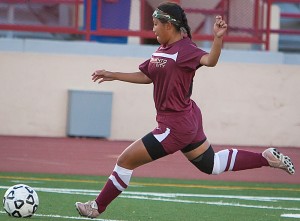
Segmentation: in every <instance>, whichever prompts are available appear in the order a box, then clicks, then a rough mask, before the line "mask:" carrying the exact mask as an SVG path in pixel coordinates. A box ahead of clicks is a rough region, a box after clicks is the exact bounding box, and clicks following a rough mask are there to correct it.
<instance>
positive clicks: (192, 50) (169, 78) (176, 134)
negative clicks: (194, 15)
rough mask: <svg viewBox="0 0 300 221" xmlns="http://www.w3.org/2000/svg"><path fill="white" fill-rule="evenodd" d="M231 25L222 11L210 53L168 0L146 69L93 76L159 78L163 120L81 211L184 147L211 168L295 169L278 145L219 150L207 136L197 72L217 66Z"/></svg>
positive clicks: (100, 208)
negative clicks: (196, 97) (195, 88)
mask: <svg viewBox="0 0 300 221" xmlns="http://www.w3.org/2000/svg"><path fill="white" fill-rule="evenodd" d="M226 30H227V24H226V22H225V21H224V20H223V19H222V17H221V16H217V17H216V20H215V24H214V27H213V33H214V41H213V44H212V48H211V51H210V53H207V52H205V51H203V50H201V49H199V48H198V47H197V46H196V45H195V44H194V43H193V42H192V41H191V38H192V37H191V31H190V27H189V25H188V21H187V18H186V14H185V12H184V11H183V9H182V8H181V7H180V6H179V5H177V4H175V3H169V2H167V3H163V4H161V5H159V6H158V8H156V10H155V11H154V13H153V32H154V33H155V35H156V38H157V41H158V42H159V43H160V44H161V46H160V47H159V48H158V49H157V51H156V52H155V53H153V54H152V56H151V58H150V59H148V60H146V61H145V62H144V63H142V64H141V65H140V66H139V69H140V71H138V72H135V73H120V72H110V71H106V70H97V71H95V72H94V73H93V74H92V80H93V81H94V82H98V83H101V82H105V81H113V80H119V81H125V82H130V83H137V84H150V83H153V85H154V95H153V96H154V101H155V107H156V111H157V116H156V120H157V124H158V126H157V127H156V128H155V129H154V130H153V131H151V132H150V133H148V134H147V135H145V136H144V137H143V138H141V139H138V140H137V141H135V142H134V143H132V144H131V145H130V146H129V147H127V148H126V149H125V150H124V151H123V153H122V154H121V155H120V156H119V158H118V160H117V163H116V165H115V168H114V170H113V172H112V174H111V175H110V177H109V179H108V181H107V183H106V184H105V186H104V187H103V189H102V191H101V192H100V194H99V195H98V197H97V198H96V199H95V200H93V201H89V202H86V203H80V202H77V203H76V204H75V206H76V209H77V210H78V212H79V214H80V215H81V216H85V217H90V218H95V217H97V216H99V215H100V214H101V213H103V212H104V211H105V209H106V208H107V206H108V205H109V204H110V203H111V201H113V200H114V199H115V198H116V197H117V196H118V195H119V194H120V193H121V192H122V191H124V190H125V189H126V188H127V186H128V184H129V181H130V178H131V175H132V172H133V170H134V169H135V168H137V167H139V166H142V165H144V164H146V163H149V162H152V161H154V160H156V159H159V158H161V157H164V156H166V155H168V154H172V153H174V152H176V151H179V150H180V151H181V152H182V153H183V154H184V155H185V156H186V158H187V159H188V160H189V161H190V162H191V163H192V164H194V165H195V166H196V167H197V168H198V169H199V170H200V171H202V172H204V173H207V174H220V173H223V172H225V171H238V170H245V169H253V168H259V167H262V166H271V167H275V168H280V169H283V170H285V171H286V172H288V173H289V174H294V173H295V168H294V166H293V164H292V162H291V160H290V158H289V157H287V156H284V155H283V154H282V153H280V152H278V151H277V150H276V149H274V148H269V149H267V150H265V151H264V152H263V153H253V152H249V151H245V150H237V149H230V150H228V149H225V150H222V151H220V152H217V153H215V152H214V150H213V148H212V146H211V145H210V144H209V142H208V140H207V138H206V136H205V133H204V131H203V127H202V116H201V111H200V109H199V108H198V106H197V105H196V103H195V102H194V101H193V100H191V98H190V96H191V94H192V85H193V78H194V76H195V72H196V70H197V69H198V68H200V67H201V66H203V65H204V66H208V67H213V66H215V65H216V64H217V62H218V59H219V56H220V53H221V47H222V39H223V36H224V34H225V32H226Z"/></svg>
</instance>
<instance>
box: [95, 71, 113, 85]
mask: <svg viewBox="0 0 300 221" xmlns="http://www.w3.org/2000/svg"><path fill="white" fill-rule="evenodd" d="M112 75H113V73H112V72H110V71H106V70H97V71H95V72H94V73H93V74H92V81H94V82H97V81H98V83H99V84H100V83H102V82H104V81H113V80H114V78H113V76H112Z"/></svg>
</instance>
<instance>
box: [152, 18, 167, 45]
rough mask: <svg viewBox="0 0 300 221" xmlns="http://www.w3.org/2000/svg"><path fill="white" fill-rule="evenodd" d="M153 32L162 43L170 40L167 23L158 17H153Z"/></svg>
mask: <svg viewBox="0 0 300 221" xmlns="http://www.w3.org/2000/svg"><path fill="white" fill-rule="evenodd" d="M153 32H154V34H155V35H156V39H157V41H158V42H159V43H160V44H166V43H167V42H168V37H167V36H168V32H167V29H166V25H165V24H163V23H161V22H160V21H159V20H158V19H157V18H153Z"/></svg>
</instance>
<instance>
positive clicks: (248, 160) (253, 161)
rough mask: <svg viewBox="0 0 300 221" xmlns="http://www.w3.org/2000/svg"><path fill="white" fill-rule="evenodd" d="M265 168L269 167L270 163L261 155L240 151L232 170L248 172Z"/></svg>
mask: <svg viewBox="0 0 300 221" xmlns="http://www.w3.org/2000/svg"><path fill="white" fill-rule="evenodd" d="M263 166H269V163H268V161H267V160H266V159H265V158H264V157H263V156H262V154H261V153H254V152H249V151H245V150H238V152H237V155H236V158H235V162H234V166H233V169H232V170H233V171H239V170H247V169H254V168H259V167H263Z"/></svg>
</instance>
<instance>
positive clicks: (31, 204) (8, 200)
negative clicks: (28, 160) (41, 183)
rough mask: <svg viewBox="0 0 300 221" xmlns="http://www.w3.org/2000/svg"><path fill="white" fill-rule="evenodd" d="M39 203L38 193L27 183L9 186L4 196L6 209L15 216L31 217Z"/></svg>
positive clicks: (10, 214)
mask: <svg viewBox="0 0 300 221" xmlns="http://www.w3.org/2000/svg"><path fill="white" fill-rule="evenodd" d="M38 205H39V198H38V195H37V193H36V192H35V190H34V189H32V188H31V187H30V186H27V185H25V184H17V185H14V186H12V187H10V188H8V190H7V191H6V192H5V194H4V197H3V207H4V210H5V211H6V212H7V214H8V215H9V216H13V217H19V218H21V217H23V218H26V217H31V216H32V215H33V214H34V213H35V212H36V210H37V208H38Z"/></svg>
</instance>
